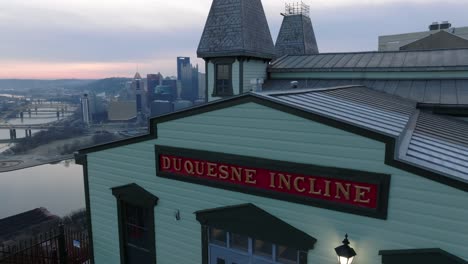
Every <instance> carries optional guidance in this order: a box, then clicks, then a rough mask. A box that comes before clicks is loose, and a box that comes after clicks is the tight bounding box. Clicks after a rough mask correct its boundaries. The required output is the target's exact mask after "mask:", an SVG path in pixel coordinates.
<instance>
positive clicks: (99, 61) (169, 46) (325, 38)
mask: <svg viewBox="0 0 468 264" xmlns="http://www.w3.org/2000/svg"><path fill="white" fill-rule="evenodd" d="M0 1H2V4H1V6H0V32H1V34H2V41H0V54H1V56H0V68H1V69H2V72H1V73H0V74H1V75H0V78H7V77H8V76H7V73H8V74H11V76H13V75H14V76H20V75H21V74H23V75H22V76H24V77H28V76H29V77H31V76H35V77H38V76H40V74H44V76H49V78H53V77H52V76H54V74H55V76H56V78H61V77H76V76H84V75H85V73H86V74H88V75H89V76H95V77H96V76H101V77H105V76H116V75H121V76H131V75H133V73H134V71H135V68H136V65H137V64H139V65H140V69H141V72H142V73H145V72H157V71H161V72H162V73H163V74H165V75H174V74H175V68H176V64H175V59H176V57H177V56H190V57H191V58H192V61H195V62H198V63H200V64H202V63H203V61H202V60H200V59H196V58H195V57H196V49H197V46H198V42H199V40H200V36H201V34H202V31H203V27H204V24H205V21H206V16H207V15H208V12H209V9H210V6H211V2H212V0H178V1H171V0H164V1H162V0H99V1H96V0H67V1H63V0H60V1H59V0H14V1H8V0H0ZM305 2H306V3H308V4H310V5H311V11H310V12H311V14H310V16H311V18H312V22H313V25H314V30H315V33H316V37H317V41H318V45H319V48H320V51H321V52H334V51H358V50H376V49H377V37H378V36H379V35H387V34H397V33H405V32H414V31H425V30H427V26H428V25H429V24H430V23H431V22H432V21H442V20H450V22H452V23H453V25H454V26H468V19H467V17H466V14H465V13H466V12H465V10H467V8H468V1H455V0H446V1H445V2H444V3H443V4H441V2H440V1H439V0H437V1H435V0H360V1H355V0H326V1H315V0H314V1H311V0H310V1H309V0H307V1H305ZM263 6H264V9H265V12H266V15H267V19H268V22H269V25H270V30H271V33H272V37H273V40H275V39H276V37H277V34H278V31H279V28H280V26H281V21H282V16H281V15H280V13H281V12H283V10H284V1H283V0H263ZM9 65H11V66H9ZM21 65H23V66H21ZM74 65H75V66H74ZM4 67H6V68H4ZM201 68H202V70H203V67H201ZM3 69H7V70H3ZM46 69H50V70H49V71H48V70H46ZM66 69H69V73H68V75H67V70H66ZM106 69H107V70H106ZM76 78H77V77H76ZM93 78H94V77H93Z"/></svg>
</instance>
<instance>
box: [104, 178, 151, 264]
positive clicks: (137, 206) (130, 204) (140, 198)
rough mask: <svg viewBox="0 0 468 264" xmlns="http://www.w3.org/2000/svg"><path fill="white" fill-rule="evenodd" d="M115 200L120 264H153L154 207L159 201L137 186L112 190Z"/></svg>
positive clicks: (126, 186)
mask: <svg viewBox="0 0 468 264" xmlns="http://www.w3.org/2000/svg"><path fill="white" fill-rule="evenodd" d="M112 194H113V195H114V196H115V197H116V198H117V213H118V221H119V239H120V260H121V263H122V264H137V263H142V264H154V263H156V243H155V234H154V230H155V226H154V206H155V205H156V204H157V201H158V198H157V197H156V196H154V195H153V194H151V193H149V192H147V191H146V190H145V189H143V188H141V187H140V186H138V185H136V184H129V185H125V186H121V187H116V188H112Z"/></svg>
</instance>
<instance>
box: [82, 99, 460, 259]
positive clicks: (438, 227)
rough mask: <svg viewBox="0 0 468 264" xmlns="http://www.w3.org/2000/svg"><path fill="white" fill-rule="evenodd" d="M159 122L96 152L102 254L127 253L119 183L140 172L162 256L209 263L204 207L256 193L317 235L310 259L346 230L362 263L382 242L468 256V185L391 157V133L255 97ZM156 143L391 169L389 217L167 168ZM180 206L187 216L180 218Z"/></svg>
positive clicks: (92, 166) (94, 196) (98, 251)
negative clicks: (349, 127) (366, 131)
mask: <svg viewBox="0 0 468 264" xmlns="http://www.w3.org/2000/svg"><path fill="white" fill-rule="evenodd" d="M239 116H243V118H240V117H239ZM157 132H158V139H156V140H150V141H145V142H142V143H137V144H132V145H128V146H123V147H119V148H114V149H108V150H104V151H100V152H95V153H90V154H89V156H88V163H89V184H90V199H91V216H92V221H93V223H92V226H93V236H94V241H95V242H94V246H95V258H96V263H97V264H101V263H118V262H119V261H120V260H119V245H118V241H119V240H118V229H117V215H116V214H117V206H116V201H115V197H114V196H112V193H111V190H110V188H112V187H116V186H121V185H125V184H128V183H132V182H134V183H136V184H138V185H140V186H142V187H143V188H145V189H146V190H148V191H150V192H151V193H153V194H154V195H156V196H157V197H159V202H158V205H157V206H156V207H155V225H156V252H157V259H158V264H169V263H190V264H199V263H201V234H200V230H201V228H200V224H199V223H198V222H197V221H196V219H195V215H194V212H195V211H197V210H202V209H209V208H216V207H220V206H226V205H235V204H241V203H248V202H250V203H254V204H255V205H256V206H259V207H260V208H262V209H264V210H266V211H268V212H269V213H271V214H273V215H275V216H277V217H279V218H280V219H282V220H284V221H286V222H287V223H290V224H291V225H293V226H295V227H296V228H299V229H301V230H303V231H304V232H306V233H308V234H310V235H312V236H314V237H316V238H317V239H318V242H317V244H316V247H315V249H313V250H311V251H309V263H330V261H333V260H334V259H335V258H336V256H335V255H334V251H333V248H334V247H336V246H338V245H339V244H340V243H341V240H342V239H343V236H344V234H345V233H349V235H350V239H351V243H352V246H353V247H354V249H355V250H356V251H357V252H358V259H357V260H358V261H359V263H360V264H374V263H380V256H378V251H379V250H384V249H409V248H431V247H440V248H442V249H444V250H447V251H448V252H451V253H453V254H455V255H458V256H460V257H462V258H464V259H467V260H468V250H467V246H466V245H468V232H466V230H468V222H467V221H466V219H468V207H467V206H466V201H468V200H467V199H468V195H467V193H466V192H463V191H460V190H457V189H454V188H451V187H448V186H445V185H442V184H440V183H436V182H433V181H430V180H427V179H425V178H422V177H419V176H415V175H412V174H410V173H407V172H404V171H401V170H398V169H395V168H393V167H389V166H386V165H384V163H383V162H384V152H385V145H384V144H383V143H381V142H377V141H373V140H370V139H367V138H364V137H361V136H357V135H354V134H351V133H348V132H346V131H342V130H338V129H335V128H331V127H328V126H325V125H322V124H318V123H315V122H311V121H308V120H305V119H302V118H300V117H297V116H292V115H289V114H286V113H283V112H279V111H277V110H273V109H269V108H267V107H264V106H260V105H256V104H254V103H248V104H243V105H239V106H234V107H230V108H227V109H223V110H217V111H214V112H210V113H205V114H201V115H197V116H192V117H186V118H182V119H178V120H174V121H170V122H166V123H161V124H158V126H157ZM155 144H160V145H168V146H174V147H183V148H192V149H199V150H207V151H216V152H226V153H231V154H237V155H244V156H252V157H253V158H255V157H261V158H268V159H274V160H284V161H291V162H298V163H308V164H316V165H322V166H333V167H341V168H349V169H357V170H366V171H371V172H379V173H387V174H391V175H392V178H391V184H390V196H389V208H388V219H387V220H379V219H374V218H369V217H362V216H357V215H351V214H347V213H342V212H336V211H331V210H326V209H320V208H315V207H311V206H306V205H302V204H296V203H290V202H285V201H280V200H274V199H269V198H265V197H260V196H254V195H249V194H242V193H237V192H232V191H227V190H223V189H217V188H210V187H205V186H202V185H195V184H190V183H186V182H179V181H173V180H169V179H166V178H160V177H157V176H156V172H155V163H154V162H155V154H154V145H155ZM176 210H179V211H180V216H181V220H180V221H176V220H175V217H174V214H175V212H176ZM370 237H372V238H373V239H369V238H370Z"/></svg>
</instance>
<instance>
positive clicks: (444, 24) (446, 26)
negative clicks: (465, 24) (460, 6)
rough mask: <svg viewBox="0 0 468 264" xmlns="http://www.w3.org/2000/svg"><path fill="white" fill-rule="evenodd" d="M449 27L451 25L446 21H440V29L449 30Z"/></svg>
mask: <svg viewBox="0 0 468 264" xmlns="http://www.w3.org/2000/svg"><path fill="white" fill-rule="evenodd" d="M450 27H452V24H450V23H449V22H448V21H442V23H440V29H449V28H450Z"/></svg>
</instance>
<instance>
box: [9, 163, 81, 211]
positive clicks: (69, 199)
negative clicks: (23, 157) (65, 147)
mask: <svg viewBox="0 0 468 264" xmlns="http://www.w3.org/2000/svg"><path fill="white" fill-rule="evenodd" d="M84 199H85V198H84V188H83V170H82V167H81V166H80V165H76V164H74V162H73V161H66V162H65V161H63V162H60V163H58V164H47V165H42V166H37V167H33V168H28V169H22V170H17V171H12V172H3V173H0V219H1V218H4V217H7V216H10V215H14V214H18V213H21V212H24V211H28V210H31V209H34V208H37V207H46V208H47V209H48V210H49V211H50V212H51V213H53V214H56V215H59V216H63V215H66V214H68V213H70V212H72V211H74V210H78V209H80V208H84V207H85V200H84Z"/></svg>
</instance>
